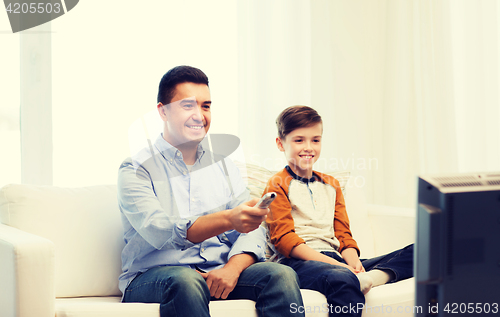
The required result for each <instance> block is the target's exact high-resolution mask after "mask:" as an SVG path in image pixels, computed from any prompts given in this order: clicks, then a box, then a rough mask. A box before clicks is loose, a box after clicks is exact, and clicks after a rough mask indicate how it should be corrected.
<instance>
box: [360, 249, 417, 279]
mask: <svg viewBox="0 0 500 317" xmlns="http://www.w3.org/2000/svg"><path fill="white" fill-rule="evenodd" d="M361 263H363V267H364V268H365V270H366V271H367V272H369V271H371V270H381V271H385V272H386V273H388V274H389V275H391V278H389V280H388V282H389V283H394V282H397V281H401V280H404V279H407V278H410V277H413V244H410V245H408V246H406V247H404V248H403V249H400V250H397V251H394V252H391V253H389V254H386V255H382V256H379V257H375V258H372V259H366V260H361Z"/></svg>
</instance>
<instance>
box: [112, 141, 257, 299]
mask: <svg viewBox="0 0 500 317" xmlns="http://www.w3.org/2000/svg"><path fill="white" fill-rule="evenodd" d="M208 148H209V147H208V146H207V143H206V139H205V140H204V141H203V142H202V143H200V144H199V145H198V149H197V160H196V162H195V163H194V165H193V167H192V171H191V172H189V171H188V168H187V166H186V164H185V163H184V161H183V158H182V153H181V152H180V151H179V150H178V149H177V148H175V147H173V146H171V145H170V144H169V143H167V142H166V141H165V140H164V139H163V137H162V136H161V135H160V136H159V137H158V139H157V140H156V142H155V143H154V144H153V145H151V146H150V147H149V148H146V149H143V150H142V151H140V152H139V153H138V154H137V155H135V156H134V157H133V158H128V159H126V160H125V161H124V162H123V163H122V164H121V166H120V169H119V171H118V204H119V208H120V211H121V215H122V222H123V227H124V240H125V247H124V248H123V251H122V271H123V273H122V274H121V275H120V277H119V288H120V290H121V291H122V293H124V292H125V289H126V288H127V286H128V284H129V283H130V282H131V281H132V280H133V279H134V277H135V276H136V275H137V273H139V272H145V271H146V270H148V269H150V268H152V267H156V266H162V265H176V266H185V267H191V268H193V269H194V268H198V269H200V270H203V271H211V270H214V269H217V268H221V267H222V266H224V264H226V263H227V261H228V260H229V258H231V257H232V256H233V255H237V254H241V253H252V254H255V256H256V257H257V259H258V260H259V261H264V259H265V258H264V249H265V230H264V229H263V227H259V229H257V230H254V231H252V232H250V233H248V234H242V233H239V232H237V231H235V230H231V231H227V232H224V233H223V234H220V235H218V236H215V237H212V238H210V239H207V240H205V241H203V242H201V243H192V242H190V241H189V240H187V238H186V235H187V230H188V229H189V228H190V227H191V225H192V224H193V223H194V222H195V221H196V219H198V217H200V216H202V215H206V214H210V213H214V212H217V211H221V210H226V209H232V208H234V207H236V206H238V205H240V204H241V203H243V202H246V201H248V200H250V195H249V191H248V190H247V189H246V186H245V184H244V182H243V180H242V179H241V176H240V172H239V169H238V168H237V167H236V166H235V165H234V163H233V162H232V161H231V160H230V159H229V158H225V159H224V162H225V167H226V168H227V175H226V173H225V171H224V164H222V163H223V162H222V159H223V158H222V157H220V156H217V155H215V154H213V153H211V152H209V151H208V150H204V149H208ZM152 152H153V155H152V154H151V153H152Z"/></svg>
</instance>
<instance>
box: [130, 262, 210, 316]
mask: <svg viewBox="0 0 500 317" xmlns="http://www.w3.org/2000/svg"><path fill="white" fill-rule="evenodd" d="M123 302H141V303H159V304H160V316H161V317H167V316H168V317H175V316H179V317H183V316H200V317H210V313H209V311H208V304H209V302H210V290H209V289H208V286H207V283H206V282H205V280H204V279H203V277H202V276H201V275H200V274H199V273H197V272H196V271H195V270H193V269H190V268H186V267H180V266H160V267H155V268H152V269H149V270H147V271H146V272H144V273H142V274H140V275H138V276H137V277H136V278H135V279H134V280H132V282H131V283H130V285H129V286H128V287H127V289H126V290H125V295H124V298H123Z"/></svg>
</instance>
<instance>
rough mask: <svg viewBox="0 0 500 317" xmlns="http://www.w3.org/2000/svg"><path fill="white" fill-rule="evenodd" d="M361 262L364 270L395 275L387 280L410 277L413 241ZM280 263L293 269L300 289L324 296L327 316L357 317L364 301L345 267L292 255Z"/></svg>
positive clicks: (357, 285)
mask: <svg viewBox="0 0 500 317" xmlns="http://www.w3.org/2000/svg"><path fill="white" fill-rule="evenodd" d="M322 253H323V254H325V255H327V256H329V257H332V258H334V259H335V260H337V261H339V262H342V263H345V261H344V259H342V257H340V256H338V255H337V254H336V253H334V252H322ZM361 262H362V263H363V267H364V268H365V270H366V271H369V270H373V269H382V270H391V271H392V272H394V275H395V278H394V279H393V280H391V281H390V282H389V283H392V282H396V281H399V280H403V279H406V278H409V277H412V276H413V244H412V245H409V246H407V247H405V248H403V249H401V250H397V251H394V252H392V253H389V254H387V255H383V256H379V257H376V258H372V259H366V260H361ZM281 263H282V264H285V265H288V266H290V267H291V268H292V269H294V270H295V272H297V274H298V276H299V280H300V287H301V288H304V289H312V290H315V291H318V292H320V293H322V294H323V295H325V296H326V300H327V302H328V305H329V309H328V311H329V313H330V316H361V312H362V310H359V312H358V309H357V307H361V304H364V303H365V296H364V295H363V293H362V292H361V290H360V285H359V280H358V278H357V277H356V275H354V273H352V272H351V271H350V270H349V269H347V268H344V267H342V266H338V265H332V264H328V263H324V262H318V261H303V260H298V259H294V258H288V259H284V260H283V261H282V262H281ZM358 304H359V306H358ZM336 312H337V313H336Z"/></svg>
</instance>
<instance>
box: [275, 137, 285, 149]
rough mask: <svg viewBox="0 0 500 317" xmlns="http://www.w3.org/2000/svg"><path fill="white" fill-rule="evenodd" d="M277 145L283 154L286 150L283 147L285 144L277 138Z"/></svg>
mask: <svg viewBox="0 0 500 317" xmlns="http://www.w3.org/2000/svg"><path fill="white" fill-rule="evenodd" d="M276 145H277V146H278V149H279V150H280V151H281V152H285V148H284V147H283V143H282V142H281V139H280V138H279V137H277V138H276Z"/></svg>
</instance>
